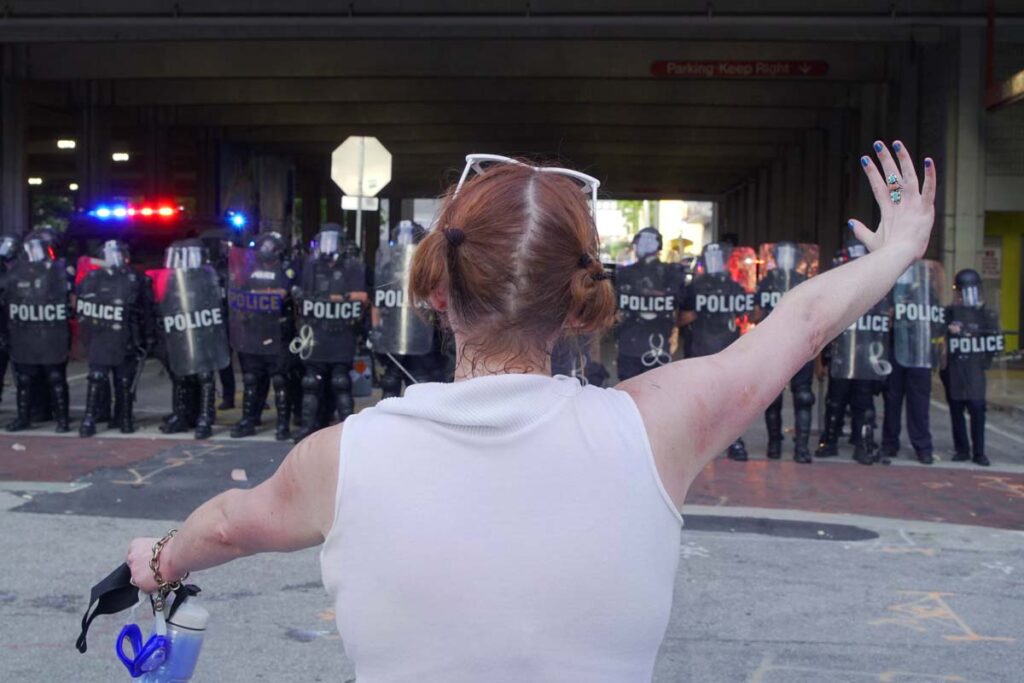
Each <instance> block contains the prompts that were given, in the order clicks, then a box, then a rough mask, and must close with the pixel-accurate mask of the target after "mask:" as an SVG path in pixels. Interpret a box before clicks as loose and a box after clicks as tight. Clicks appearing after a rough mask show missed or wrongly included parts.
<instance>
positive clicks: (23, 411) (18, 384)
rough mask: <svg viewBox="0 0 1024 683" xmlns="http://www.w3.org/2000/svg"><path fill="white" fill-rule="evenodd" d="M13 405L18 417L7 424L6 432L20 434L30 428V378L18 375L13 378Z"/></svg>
mask: <svg viewBox="0 0 1024 683" xmlns="http://www.w3.org/2000/svg"><path fill="white" fill-rule="evenodd" d="M14 400H15V403H16V404H17V409H18V416H17V417H16V418H14V419H13V420H11V421H10V422H8V423H7V431H9V432H20V431H21V430H23V429H29V428H31V427H32V377H31V376H30V375H27V376H26V375H18V376H17V377H16V378H15V399H14Z"/></svg>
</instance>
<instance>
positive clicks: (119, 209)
mask: <svg viewBox="0 0 1024 683" xmlns="http://www.w3.org/2000/svg"><path fill="white" fill-rule="evenodd" d="M178 212H179V211H178V207H176V206H173V205H171V204H167V203H164V202H159V203H156V204H138V205H136V204H109V205H108V204H100V205H98V206H97V207H96V208H94V209H93V210H92V211H89V213H88V215H89V216H91V217H93V218H97V219H99V220H101V221H109V220H116V221H126V220H146V219H159V218H165V219H166V218H174V217H175V216H177V215H178Z"/></svg>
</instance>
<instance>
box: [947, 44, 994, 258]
mask: <svg viewBox="0 0 1024 683" xmlns="http://www.w3.org/2000/svg"><path fill="white" fill-rule="evenodd" d="M959 33H960V36H959V37H960V45H959V58H958V60H957V71H956V78H957V89H956V99H955V118H953V119H952V120H951V132H952V133H953V134H954V135H955V147H954V150H955V151H954V152H953V154H951V156H952V157H953V163H952V165H951V168H950V169H949V170H948V171H947V173H946V177H947V178H948V180H947V183H949V186H950V187H951V194H952V197H950V194H947V202H949V199H950V198H952V200H953V201H952V206H950V203H947V205H946V207H945V214H946V215H945V217H946V221H945V223H946V224H945V226H944V227H945V235H944V237H945V239H944V242H943V254H942V257H943V263H944V265H945V266H946V271H947V272H948V273H950V274H951V275H952V274H953V273H955V272H956V271H958V270H960V269H962V268H975V269H977V268H978V267H979V265H980V257H981V250H982V247H983V246H984V239H985V144H984V140H985V133H984V125H985V116H984V112H985V110H984V105H983V97H984V78H983V66H984V59H985V43H984V37H985V36H984V31H983V30H982V29H980V28H961V29H960V31H959Z"/></svg>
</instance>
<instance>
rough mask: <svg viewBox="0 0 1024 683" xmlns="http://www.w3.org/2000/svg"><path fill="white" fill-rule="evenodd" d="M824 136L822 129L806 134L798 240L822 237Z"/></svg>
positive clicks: (802, 163) (802, 165)
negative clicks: (820, 219)
mask: <svg viewBox="0 0 1024 683" xmlns="http://www.w3.org/2000/svg"><path fill="white" fill-rule="evenodd" d="M823 138H824V136H823V135H822V132H821V131H820V130H817V129H816V130H809V131H807V133H806V135H804V144H803V149H802V150H801V151H802V153H803V158H802V159H801V172H802V174H803V179H802V181H801V184H800V194H801V195H802V201H801V202H800V204H799V211H800V217H799V226H798V228H797V229H796V230H794V231H793V237H794V239H795V240H796V241H798V242H814V243H817V242H818V241H819V239H820V237H819V233H820V230H821V226H820V222H819V216H820V212H821V200H822V185H823V184H824V182H823V181H824V175H825V174H824V173H823V169H822V156H823V155H824V148H825V144H824V139H823Z"/></svg>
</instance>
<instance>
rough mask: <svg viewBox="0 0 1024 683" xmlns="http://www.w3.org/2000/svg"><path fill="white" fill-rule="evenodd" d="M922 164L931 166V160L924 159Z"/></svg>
mask: <svg viewBox="0 0 1024 683" xmlns="http://www.w3.org/2000/svg"><path fill="white" fill-rule="evenodd" d="M924 165H925V166H927V167H928V168H931V167H932V160H931V159H925V160H924Z"/></svg>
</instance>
